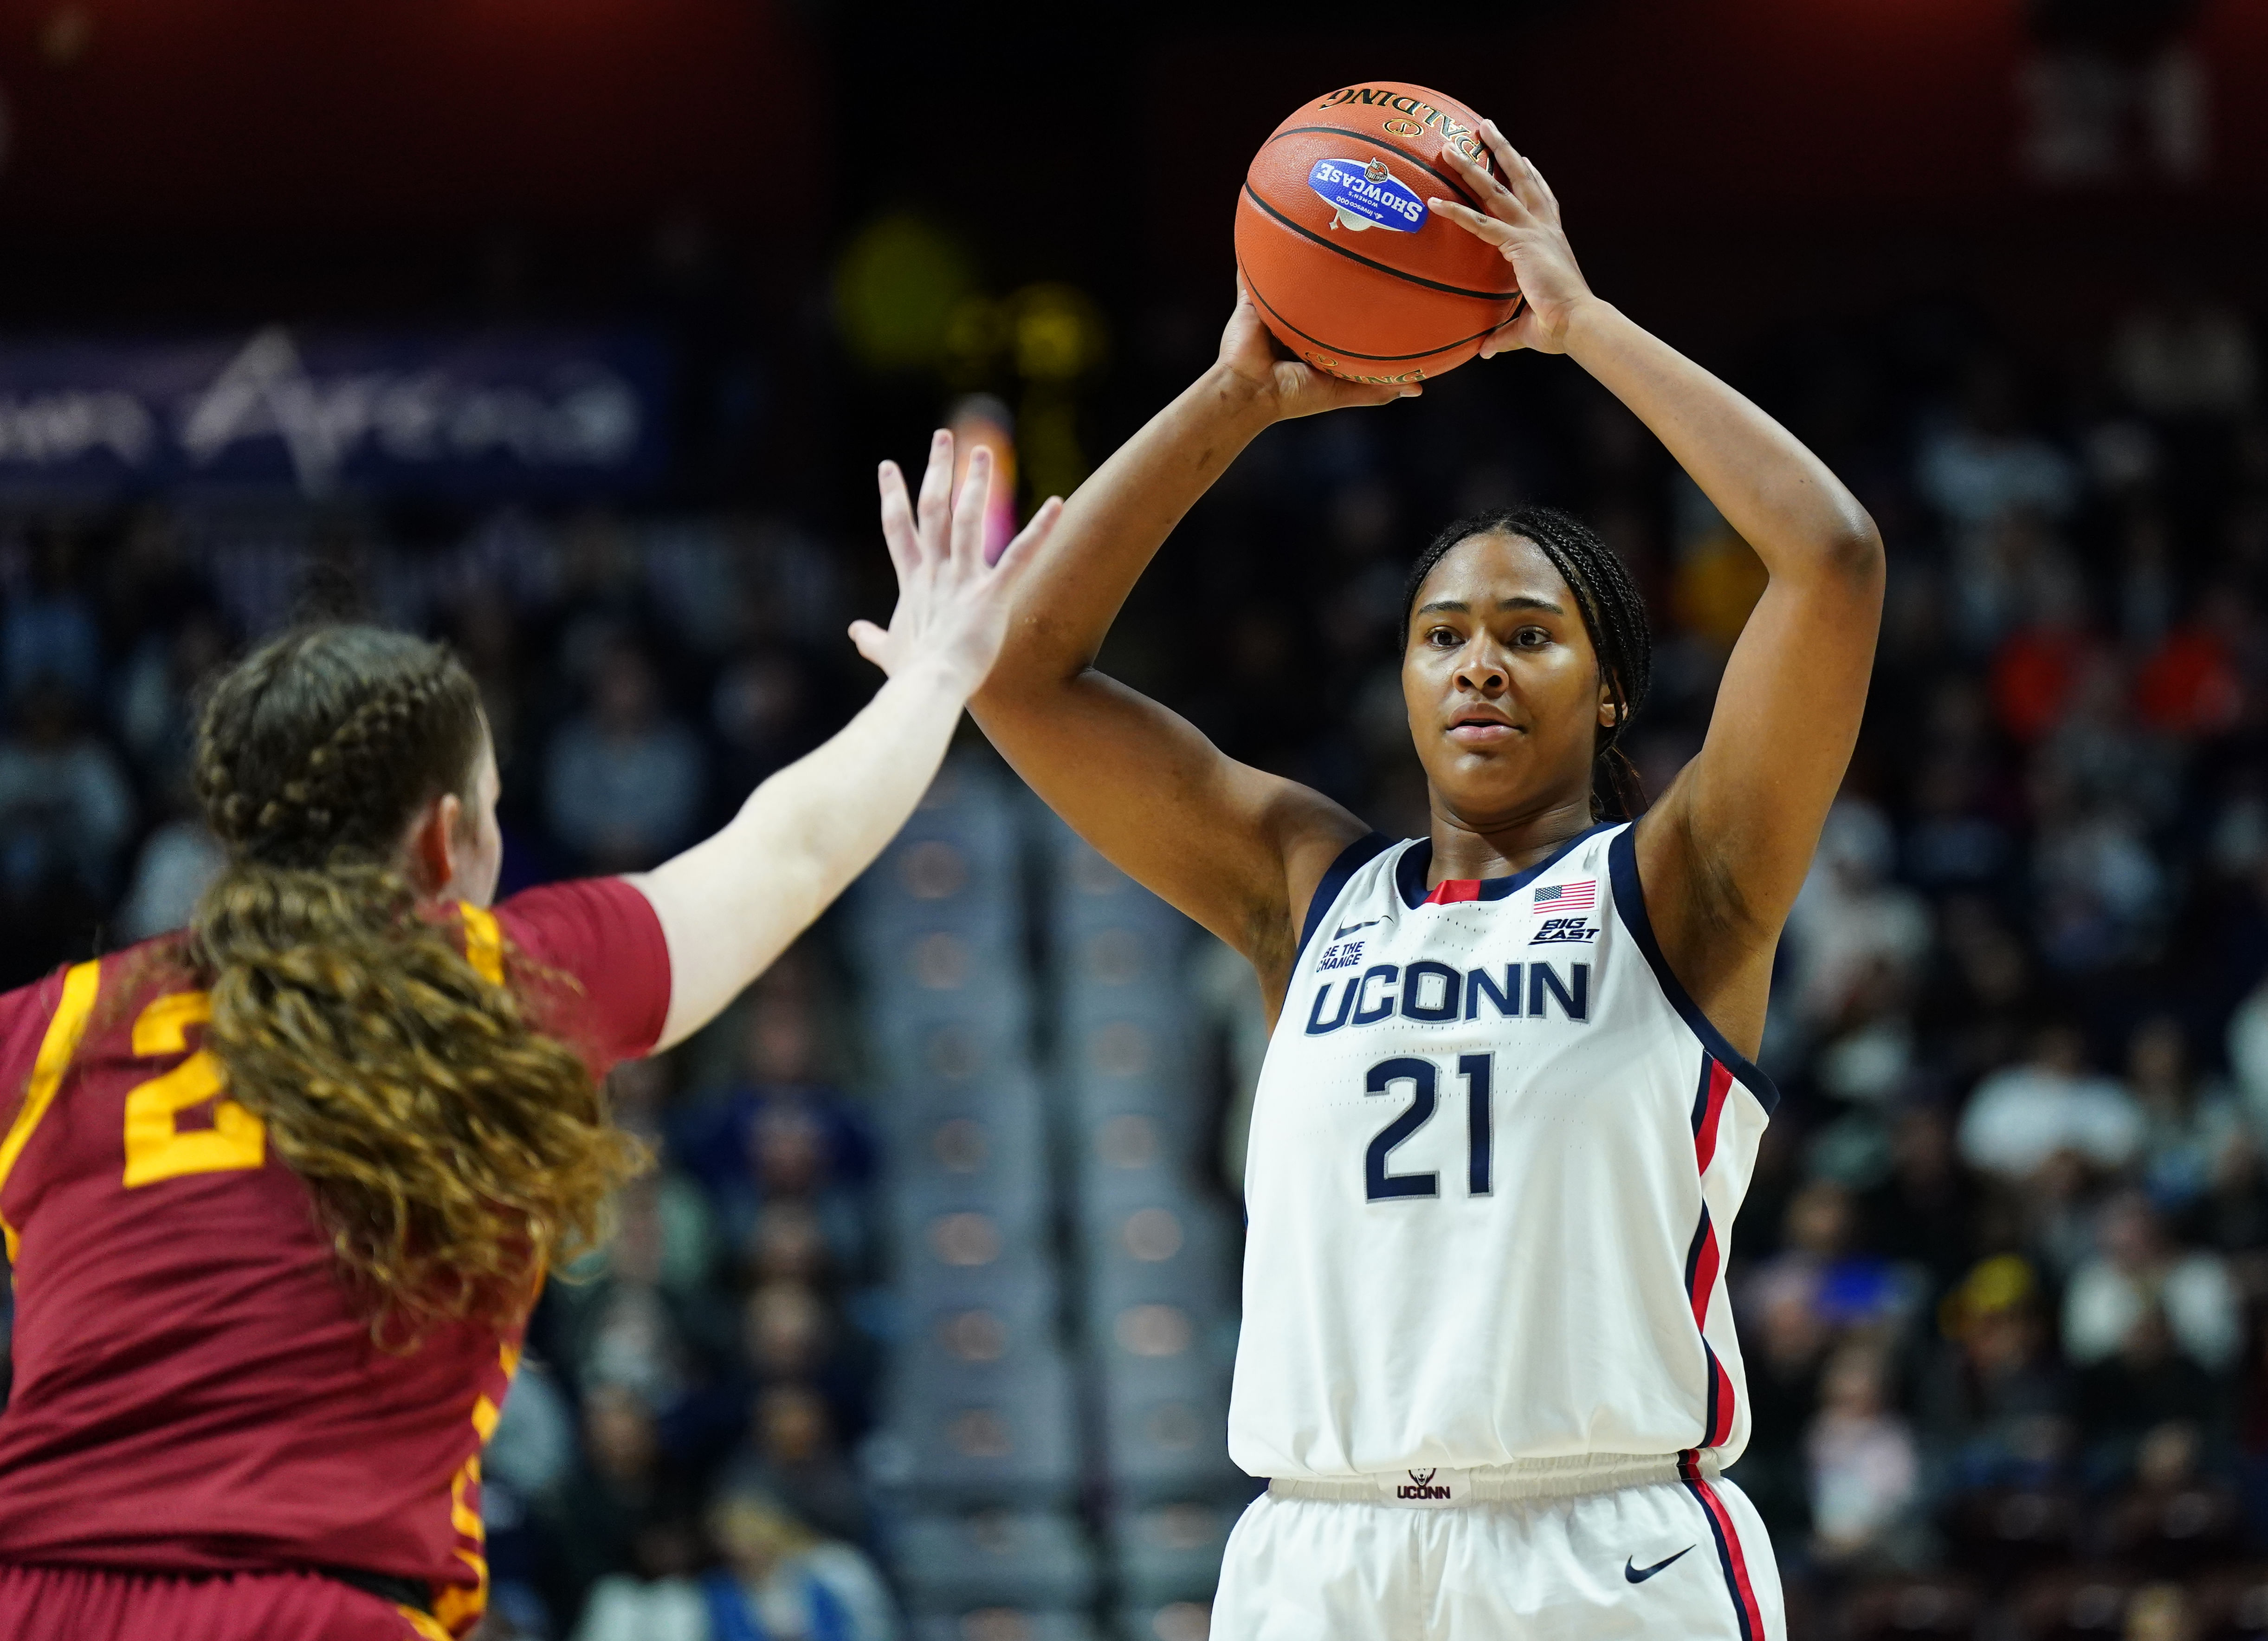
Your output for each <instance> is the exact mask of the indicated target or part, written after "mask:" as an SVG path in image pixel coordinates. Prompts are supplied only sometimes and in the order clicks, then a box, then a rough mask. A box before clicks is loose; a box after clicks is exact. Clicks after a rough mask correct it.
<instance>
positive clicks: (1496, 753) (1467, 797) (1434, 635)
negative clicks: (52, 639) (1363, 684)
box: [1402, 535, 1613, 830]
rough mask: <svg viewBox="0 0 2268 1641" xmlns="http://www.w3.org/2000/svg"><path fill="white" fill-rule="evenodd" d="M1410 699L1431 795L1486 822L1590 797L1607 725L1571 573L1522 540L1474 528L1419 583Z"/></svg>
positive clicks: (1408, 674)
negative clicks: (1603, 727) (1478, 532)
mask: <svg viewBox="0 0 2268 1641" xmlns="http://www.w3.org/2000/svg"><path fill="white" fill-rule="evenodd" d="M1402 697H1403V703H1404V705H1405V706H1407V707H1408V709H1409V713H1410V736H1411V738H1412V739H1413V740H1415V741H1416V742H1417V743H1418V761H1419V762H1421V763H1423V764H1424V765H1425V776H1426V780H1427V782H1428V784H1429V785H1430V786H1431V787H1432V790H1433V798H1434V802H1435V804H1436V805H1437V806H1440V807H1445V808H1446V809H1447V810H1448V812H1449V813H1450V814H1452V815H1454V817H1457V818H1458V819H1459V820H1461V821H1462V822H1464V823H1465V824H1469V825H1471V826H1473V827H1475V828H1476V829H1479V830H1486V829H1488V828H1489V827H1491V826H1493V825H1501V824H1511V823H1514V822H1517V821H1519V820H1521V819H1523V818H1525V817H1528V816H1531V815H1534V814H1535V813H1537V812H1539V811H1541V810H1543V809H1549V808H1551V807H1554V806H1556V805H1561V804H1572V803H1584V804H1587V802H1588V801H1589V793H1590V786H1591V758H1592V754H1593V750H1594V745H1595V742H1596V737H1597V735H1598V732H1599V728H1600V726H1601V725H1602V723H1603V722H1610V721H1611V715H1612V710H1613V709H1612V707H1611V706H1607V705H1605V704H1604V699H1603V691H1602V688H1601V685H1600V680H1599V662H1598V656H1597V654H1596V653H1595V652H1594V650H1593V649H1592V647H1591V637H1590V634H1589V632H1587V631H1586V630H1585V628H1584V626H1583V617H1582V614H1581V611H1580V610H1579V609H1578V608H1577V606H1576V603H1575V595H1574V594H1573V593H1572V592H1571V591H1570V590H1569V589H1568V587H1567V583H1566V580H1565V578H1564V577H1562V576H1561V575H1560V573H1559V572H1558V571H1557V569H1556V568H1554V567H1553V565H1552V563H1551V560H1550V559H1549V558H1545V557H1544V556H1543V552H1542V551H1541V550H1540V549H1538V548H1537V547H1536V545H1535V543H1533V542H1531V541H1529V540H1528V538H1527V537H1525V536H1505V535H1488V536H1472V537H1470V538H1469V539H1468V540H1466V541H1463V542H1461V543H1458V544H1457V545H1456V546H1455V547H1453V548H1451V549H1450V550H1449V551H1448V552H1447V554H1445V555H1444V556H1443V557H1442V558H1441V561H1440V563H1439V564H1437V565H1434V566H1433V568H1432V572H1431V573H1428V574H1427V576H1426V577H1425V584H1424V585H1423V586H1422V587H1420V588H1418V597H1417V602H1416V603H1415V606H1414V607H1413V608H1412V610H1411V611H1410V641H1409V645H1408V647H1407V648H1405V649H1404V650H1403V655H1402Z"/></svg>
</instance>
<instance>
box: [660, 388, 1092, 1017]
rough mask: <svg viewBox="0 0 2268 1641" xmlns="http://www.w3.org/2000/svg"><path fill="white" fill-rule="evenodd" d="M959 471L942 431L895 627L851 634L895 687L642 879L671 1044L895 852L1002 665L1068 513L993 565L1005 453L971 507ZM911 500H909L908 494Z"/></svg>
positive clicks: (901, 565) (971, 465)
mask: <svg viewBox="0 0 2268 1641" xmlns="http://www.w3.org/2000/svg"><path fill="white" fill-rule="evenodd" d="M894 470H895V469H893V471H894ZM952 471H953V467H952V441H951V440H950V437H949V436H948V435H946V434H944V433H939V435H938V438H937V451H936V459H935V460H933V461H932V462H931V465H930V474H929V480H928V482H927V483H925V484H924V485H923V487H922V499H921V507H920V514H919V517H918V519H916V518H915V517H913V516H912V514H911V510H910V509H908V508H905V507H903V506H901V508H900V513H901V516H900V517H898V518H897V519H896V520H895V523H894V527H893V528H891V529H889V530H888V531H887V535H888V538H889V547H890V557H891V559H892V560H893V561H894V563H895V565H896V567H897V573H898V603H897V609H896V610H895V612H894V613H893V614H892V616H891V617H890V625H889V628H888V630H887V632H885V631H884V630H883V629H881V628H880V627H878V626H876V625H874V624H873V623H872V622H870V621H859V622H855V623H853V624H852V625H851V639H852V640H853V641H854V642H856V643H857V645H858V650H859V653H860V654H863V655H865V657H866V659H867V660H869V661H871V662H873V663H874V664H875V665H876V666H878V667H880V668H881V669H882V670H883V671H884V672H886V673H887V674H888V675H889V681H888V682H887V683H886V684H883V686H882V687H881V689H880V690H879V691H876V692H875V696H874V699H873V700H871V701H869V702H868V703H867V704H866V706H865V709H864V710H863V711H861V712H860V713H859V714H858V716H857V717H856V718H853V719H852V720H851V721H850V723H849V724H847V725H845V726H844V727H843V730H842V732H841V733H840V734H838V735H836V736H835V738H834V739H833V740H831V741H829V742H828V743H827V744H826V745H824V746H822V747H821V748H819V750H816V751H814V752H812V753H810V754H809V755H808V756H806V757H804V758H799V759H798V760H797V761H796V762H794V763H792V764H791V765H788V766H787V767H786V768H785V769H783V770H781V771H780V772H778V773H777V774H776V775H774V776H773V777H772V778H771V779H770V780H767V781H765V782H764V783H763V785H762V786H760V787H757V788H756V789H755V792H753V793H751V794H750V795H749V796H748V801H747V802H746V803H745V804H743V805H742V806H741V808H740V813H739V814H738V815H737V816H735V817H733V820H732V821H731V822H730V823H729V824H727V825H725V828H724V829H723V830H722V831H720V832H718V833H717V834H716V836H714V837H712V838H711V839H708V840H707V841H706V842H703V843H698V844H696V845H695V846H693V847H692V848H690V849H688V850H687V851H686V852H685V853H684V854H681V855H679V856H677V857H676V858H675V859H674V860H671V861H666V862H665V863H664V864H662V865H660V866H659V867H656V868H655V869H653V870H652V871H651V872H646V873H644V874H641V875H639V876H635V877H633V878H632V879H631V880H630V881H631V882H632V883H636V884H637V886H638V887H639V888H640V889H642V890H644V891H645V895H646V898H648V899H649V900H651V901H652V903H653V908H654V912H655V913H656V915H657V916H658V917H659V919H660V921H661V928H662V934H663V936H664V938H665V939H666V941H667V942H668V946H669V964H670V971H671V976H672V983H671V987H670V995H669V1017H668V1019H667V1021H666V1023H665V1024H664V1025H663V1027H662V1033H661V1040H660V1042H659V1044H658V1045H657V1047H659V1048H666V1047H668V1046H670V1045H671V1044H673V1043H675V1042H679V1041H681V1040H682V1039H684V1038H686V1037H687V1036H689V1035H690V1034H691V1033H692V1032H694V1031H698V1030H699V1029H700V1028H701V1027H702V1026H703V1025H705V1024H707V1023H708V1022H709V1021H710V1020H711V1019H712V1018H714V1017H715V1016H716V1014H717V1012H718V1010H719V1009H722V1008H724V1006H725V1004H726V1003H728V1002H731V1001H732V1000H733V997H734V996H736V995H737V994H739V993H740V988H741V987H744V986H746V985H747V983H748V982H749V981H750V980H752V979H755V977H756V976H757V975H759V974H761V973H762V972H763V971H764V970H765V969H766V968H767V967H769V966H770V964H771V962H772V959H774V958H775V957H778V956H779V954H780V953H781V952H782V951H784V950H786V949H787V946H788V943H789V942H792V940H794V939H795V937H796V936H797V935H799V934H801V933H802V932H803V931H804V929H805V928H807V927H808V926H809V925H810V923H811V922H812V920H814V918H816V917H818V915H819V914H820V913H821V912H823V911H825V910H826V909H827V907H828V905H829V903H831V902H832V901H833V900H834V899H835V898H836V896H837V895H839V894H841V893H842V892H843V890H844V889H845V888H847V887H848V886H849V885H850V883H851V879H852V878H854V877H856V876H858V874H859V873H861V872H863V871H865V869H866V868H867V867H868V866H869V865H870V864H871V863H872V862H873V859H874V857H875V856H876V855H878V854H880V853H881V852H882V847H883V846H884V845H885V844H887V843H888V842H889V840H890V839H892V838H893V837H895V835H896V834H897V831H898V828H899V827H901V826H902V825H904V824H905V822H906V817H908V816H909V815H910V814H912V813H913V810H914V805H915V804H917V803H918V802H920V801H921V796H922V794H923V793H924V792H925V791H926V790H928V788H929V784H930V782H931V781H932V780H933V779H935V777H936V775H937V770H938V765H939V764H940V763H941V762H943V761H944V758H945V751H946V746H947V745H948V744H949V743H951V741H952V738H953V731H954V725H956V724H957V723H959V722H960V721H961V709H962V707H963V706H965V705H966V704H967V703H968V694H969V691H972V690H974V689H975V688H976V686H977V684H980V683H981V682H983V678H984V675H985V673H986V672H987V671H988V670H989V669H990V668H991V666H992V664H993V660H994V658H995V657H996V656H997V655H998V654H999V651H1000V643H1001V639H1002V635H1003V634H1004V633H1005V631H1006V629H1007V623H1008V609H1009V601H1010V597H1011V595H1012V594H1013V591H1014V589H1015V587H1016V585H1017V583H1018V582H1019V581H1020V580H1024V579H1026V578H1027V577H1028V574H1029V573H1030V566H1031V565H1032V563H1033V561H1034V558H1035V554H1036V552H1037V550H1038V548H1039V546H1040V544H1041V543H1042V542H1043V541H1045V540H1046V539H1047V537H1048V535H1049V531H1050V530H1051V529H1054V527H1055V523H1056V520H1057V515H1058V514H1059V513H1060V512H1061V510H1062V506H1063V504H1062V503H1061V502H1060V501H1057V500H1055V499H1049V501H1048V502H1047V503H1046V504H1045V505H1044V506H1042V507H1041V508H1040V510H1039V512H1038V513H1037V514H1035V516H1034V517H1033V519H1032V521H1031V522H1030V523H1029V524H1027V526H1025V528H1024V530H1023V532H1022V534H1020V535H1019V536H1017V537H1016V539H1015V540H1014V541H1013V542H1011V543H1009V544H1008V548H1007V551H1005V552H1003V553H1002V554H1001V555H1000V560H999V562H998V565H993V566H991V567H990V568H988V567H987V566H986V565H985V563H984V543H983V528H984V499H985V495H986V493H987V492H988V490H989V489H990V484H991V477H992V458H991V454H990V452H989V451H985V450H981V449H980V450H976V451H974V452H972V453H971V454H970V455H969V460H968V478H967V481H966V482H965V483H964V484H963V485H962V487H961V495H960V498H959V500H958V503H957V504H956V503H955V501H954V498H953V496H952V493H951V492H952V488H953V481H952ZM898 494H899V499H900V501H901V503H902V501H903V497H904V490H903V487H902V486H901V487H900V489H899V492H898Z"/></svg>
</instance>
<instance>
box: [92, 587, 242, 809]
mask: <svg viewBox="0 0 2268 1641" xmlns="http://www.w3.org/2000/svg"><path fill="white" fill-rule="evenodd" d="M173 618H174V621H175V623H176V625H172V626H169V627H165V628H159V629H156V630H154V631H152V632H150V633H148V634H146V635H145V636H144V639H143V640H142V642H141V643H140V644H138V645H136V647H135V649H134V651H133V653H132V654H129V656H128V657H127V658H126V662H125V665H124V667H123V669H122V673H121V676H120V677H119V679H118V682H117V685H116V688H115V690H114V692H113V701H114V711H115V713H116V714H117V721H118V731H119V738H120V739H121V740H122V742H123V743H125V747H126V750H127V752H128V753H129V755H130V756H131V757H132V758H133V759H134V764H135V767H136V769H137V770H138V771H140V772H141V774H142V777H143V780H144V790H145V791H150V790H156V791H163V790H165V789H166V788H167V787H170V786H173V785H174V784H175V783H183V784H186V782H187V780H188V758H189V743H190V738H191V735H192V732H193V730H194V729H195V724H194V722H193V720H194V718H195V713H196V691H197V689H198V687H199V686H200V685H201V684H203V683H204V681H205V680H206V679H207V678H209V677H210V676H213V675H214V674H215V673H216V672H217V670H218V669H219V668H220V666H221V664H222V662H225V660H226V659H227V656H228V634H227V632H226V630H225V628H224V627H223V626H222V625H221V621H220V617H219V615H218V614H217V612H216V611H214V610H210V609H206V608H203V607H199V606H192V607H191V608H190V609H189V610H186V611H183V612H180V613H179V614H178V615H177V616H175V617H173Z"/></svg>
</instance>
